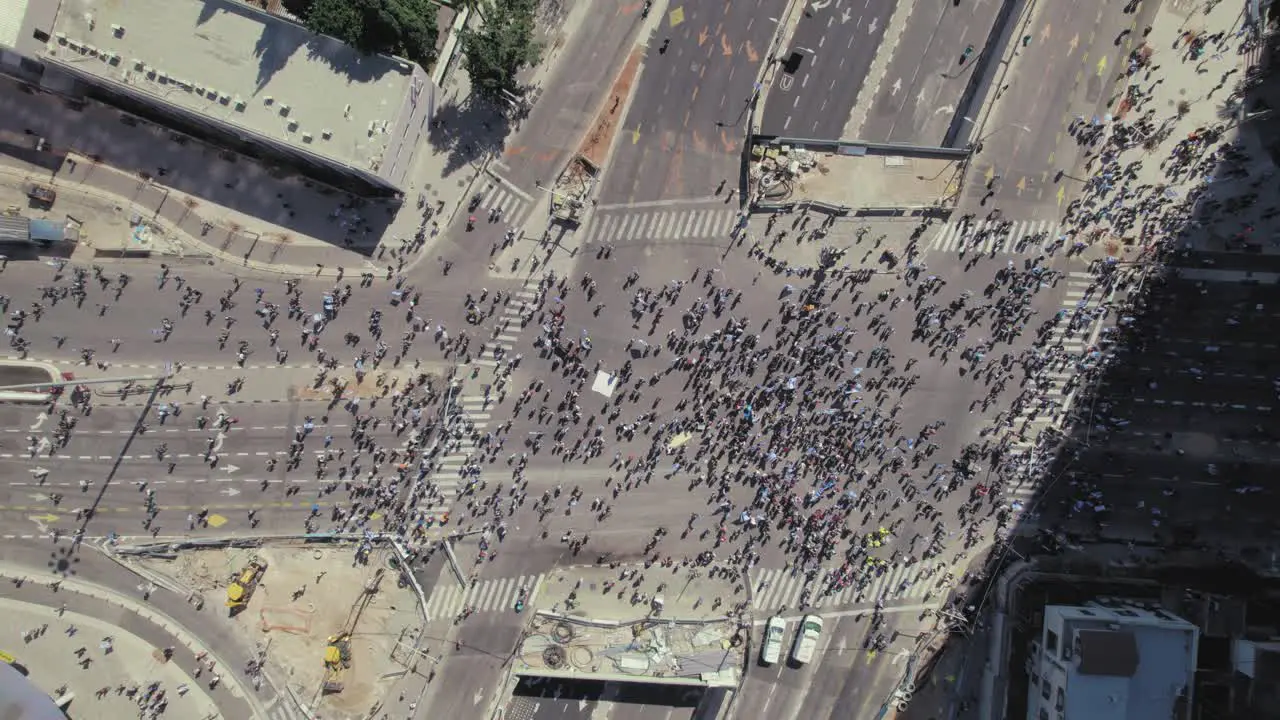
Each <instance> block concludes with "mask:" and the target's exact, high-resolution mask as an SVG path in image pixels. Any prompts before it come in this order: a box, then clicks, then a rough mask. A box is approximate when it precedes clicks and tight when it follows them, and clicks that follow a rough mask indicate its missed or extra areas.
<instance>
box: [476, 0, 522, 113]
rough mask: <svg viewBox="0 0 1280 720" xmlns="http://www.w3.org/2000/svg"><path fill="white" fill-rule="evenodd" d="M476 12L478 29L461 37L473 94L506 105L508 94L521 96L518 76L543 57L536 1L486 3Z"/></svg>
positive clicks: (480, 5) (509, 0)
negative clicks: (537, 36) (538, 37)
mask: <svg viewBox="0 0 1280 720" xmlns="http://www.w3.org/2000/svg"><path fill="white" fill-rule="evenodd" d="M476 9H477V10H478V13H479V15H480V19H479V20H480V21H479V22H478V23H476V24H477V25H478V27H475V28H472V27H466V28H463V29H462V31H461V32H460V34H459V36H458V42H459V44H460V45H461V47H462V52H463V54H464V56H465V57H464V67H465V68H466V70H467V75H468V76H469V77H470V79H471V87H472V89H473V90H475V91H476V92H477V93H478V94H480V96H482V97H485V98H487V99H489V100H492V101H495V102H503V101H506V100H509V98H508V97H506V95H505V94H506V93H510V94H511V95H516V96H518V95H519V94H520V83H519V81H518V80H517V79H516V74H517V73H519V72H520V71H521V70H523V69H524V68H526V67H529V66H531V65H536V64H537V63H538V60H539V59H540V58H541V57H542V46H541V44H540V43H538V42H537V41H536V40H535V39H534V31H535V29H536V17H537V9H538V4H537V1H536V0H486V1H485V2H481V3H479V4H478V5H477V6H476ZM468 25H470V23H468Z"/></svg>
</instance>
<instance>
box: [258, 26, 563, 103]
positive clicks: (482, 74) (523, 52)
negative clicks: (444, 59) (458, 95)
mask: <svg viewBox="0 0 1280 720" xmlns="http://www.w3.org/2000/svg"><path fill="white" fill-rule="evenodd" d="M452 5H453V6H454V7H455V8H456V9H458V10H462V9H463V8H468V9H470V10H471V11H472V12H473V13H474V14H475V15H478V17H477V18H475V20H473V21H472V22H470V23H468V25H469V27H467V28H464V29H463V30H462V32H461V33H460V34H459V37H458V42H459V45H460V47H461V49H462V53H463V56H464V67H465V68H466V71H467V75H468V76H469V77H470V79H471V86H472V88H473V89H474V90H475V92H476V93H478V94H479V95H481V96H482V97H485V98H488V99H490V100H493V101H495V102H500V103H502V102H505V101H506V100H508V99H509V96H511V95H515V96H518V95H519V94H520V86H519V83H518V82H517V80H516V74H517V73H519V72H520V71H521V70H522V69H524V68H526V67H530V66H532V65H536V64H537V63H538V61H539V59H540V58H541V55H542V47H541V45H540V44H539V43H538V42H537V40H536V39H535V37H534V30H535V18H536V16H537V10H538V1H537V0H453V2H452ZM284 6H285V9H287V10H288V11H289V12H290V13H292V14H293V15H295V16H297V17H299V18H301V19H302V21H303V22H304V23H305V24H306V26H307V28H308V29H310V30H311V31H312V32H315V33H319V34H322V35H329V36H331V37H335V38H337V39H339V40H341V41H342V42H344V43H346V44H348V45H350V46H352V47H354V48H356V49H357V50H360V51H361V52H365V53H388V54H391V55H398V56H400V57H403V58H406V59H408V60H412V61H414V62H416V63H418V64H419V65H421V66H423V67H431V66H432V65H434V64H435V62H436V59H437V58H436V43H437V42H438V41H439V37H440V30H439V28H438V27H437V26H436V10H437V6H436V3H435V2H434V1H433V0H284Z"/></svg>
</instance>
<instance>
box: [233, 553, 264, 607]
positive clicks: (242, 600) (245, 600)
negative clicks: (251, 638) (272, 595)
mask: <svg viewBox="0 0 1280 720" xmlns="http://www.w3.org/2000/svg"><path fill="white" fill-rule="evenodd" d="M266 572H267V563H266V561H265V560H261V559H259V558H253V559H252V560H250V561H249V564H248V565H245V566H244V567H243V568H241V570H240V572H238V573H236V574H235V575H233V576H232V577H231V583H230V584H229V585H227V607H229V608H231V614H232V615H233V616H234V615H235V614H236V613H238V612H240V611H241V610H243V609H244V608H245V607H247V606H248V605H249V598H251V597H253V591H254V590H256V589H257V588H258V583H259V582H261V581H262V576H263V574H264V573H266Z"/></svg>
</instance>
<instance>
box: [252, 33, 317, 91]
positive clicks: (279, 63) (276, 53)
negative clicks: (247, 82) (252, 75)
mask: <svg viewBox="0 0 1280 720" xmlns="http://www.w3.org/2000/svg"><path fill="white" fill-rule="evenodd" d="M306 42H307V36H306V33H304V32H300V31H299V29H298V28H295V27H293V26H292V25H289V26H285V25H279V24H270V23H268V24H265V25H263V26H262V34H261V35H259V36H258V42H257V43H255V44H254V46H253V55H254V57H256V58H258V78H257V88H256V90H255V92H256V91H258V90H262V88H264V87H266V86H267V83H269V82H271V78H273V77H275V74H276V73H278V72H280V71H281V70H283V69H284V66H285V65H287V64H288V63H289V58H291V57H293V54H294V53H296V52H297V51H298V48H300V47H302V46H303V45H304V44H306Z"/></svg>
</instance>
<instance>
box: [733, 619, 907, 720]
mask: <svg viewBox="0 0 1280 720" xmlns="http://www.w3.org/2000/svg"><path fill="white" fill-rule="evenodd" d="M903 617H906V618H909V620H902V618H903ZM914 619H915V615H914V613H904V614H892V613H891V614H888V615H886V625H885V627H884V629H882V630H880V631H878V632H884V633H886V634H891V633H892V632H893V628H894V627H895V626H896V625H897V624H898V623H900V622H906V623H913V622H914ZM760 622H761V620H758V621H757V623H760ZM798 626H799V623H798V621H796V620H792V621H791V622H789V623H788V624H787V634H786V636H785V640H784V644H783V660H782V661H781V662H779V663H778V664H776V665H772V666H764V665H762V664H761V663H760V658H759V653H758V650H759V648H760V639H759V637H758V636H757V638H756V640H755V641H754V642H753V650H756V651H757V652H756V655H755V657H752V658H751V665H750V666H749V668H748V671H747V678H746V682H745V684H744V686H743V691H742V692H743V695H742V697H741V698H739V699H738V702H739V703H740V706H741V707H749V708H752V709H753V711H755V713H756V715H755V716H756V717H771V718H781V719H786V720H790V719H797V718H817V719H825V718H831V719H832V720H834V719H835V718H846V717H858V718H862V717H875V715H876V713H877V712H878V711H879V709H880V705H881V704H882V703H883V702H884V699H885V695H884V694H882V693H881V692H879V690H878V689H879V688H882V687H886V686H887V685H888V684H891V683H892V682H896V681H897V680H899V679H901V677H902V672H903V671H904V670H905V667H906V666H905V664H903V663H904V661H905V659H906V656H904V655H902V654H901V652H902V651H903V650H904V649H905V648H906V647H909V646H910V644H911V643H912V641H911V640H910V639H907V638H904V639H901V640H899V641H897V642H895V643H893V644H892V645H891V646H890V647H889V648H888V649H887V650H884V651H880V652H876V651H874V650H867V649H866V648H865V647H864V644H865V643H866V642H867V641H868V633H869V628H870V620H869V618H866V617H857V616H851V615H850V616H843V617H827V618H826V619H825V620H824V623H823V631H822V638H821V640H820V641H819V644H818V648H817V651H816V652H815V654H814V658H813V660H812V661H811V662H810V663H808V664H807V665H804V666H800V667H798V668H797V667H795V666H793V665H792V664H791V663H790V662H789V661H788V657H789V653H790V651H791V643H792V642H793V641H794V637H795V632H796V628H797V627H798ZM871 635H872V638H874V635H875V634H874V633H872V634H871Z"/></svg>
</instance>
